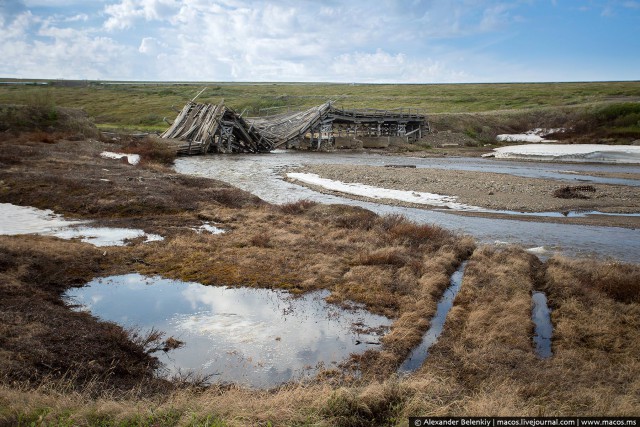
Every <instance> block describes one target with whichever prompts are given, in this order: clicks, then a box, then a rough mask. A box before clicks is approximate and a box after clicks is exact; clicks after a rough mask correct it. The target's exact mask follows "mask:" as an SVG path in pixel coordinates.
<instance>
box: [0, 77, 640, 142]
mask: <svg viewBox="0 0 640 427" xmlns="http://www.w3.org/2000/svg"><path fill="white" fill-rule="evenodd" d="M203 87H207V89H206V90H205V91H204V92H203V93H202V94H201V95H200V97H199V98H198V101H199V102H211V103H217V102H220V101H222V100H224V101H225V103H226V104H227V105H229V106H230V107H232V108H234V109H236V110H238V111H239V112H242V111H243V110H245V109H247V112H246V113H245V114H247V115H257V114H259V113H260V109H265V108H274V107H276V108H280V110H278V109H273V110H268V111H271V112H279V111H280V112H281V111H286V108H293V109H302V108H305V107H311V106H314V105H318V104H320V103H322V102H324V101H326V100H329V99H331V100H334V101H336V103H337V105H338V106H340V107H345V108H381V109H388V108H389V109H390V108H399V107H411V108H418V109H421V110H423V111H424V112H427V113H467V112H469V113H472V112H488V111H495V110H523V109H524V110H528V109H539V108H544V107H566V106H575V105H584V104H588V105H592V104H597V103H601V102H609V101H620V102H623V101H628V100H633V101H635V100H638V99H640V82H597V83H523V84H434V85H397V84H396V85H393V84H385V85H370V84H355V85H351V84H328V83H307V84H304V83H263V84H257V83H256V84H251V83H244V84H241V83H201V84H193V83H191V84H187V83H157V84H141V83H135V82H133V83H129V84H117V85H105V84H99V83H88V84H85V85H79V86H74V87H70V86H60V85H55V84H54V85H51V86H18V85H16V86H11V85H5V86H1V87H0V104H29V103H31V102H30V101H31V100H33V99H34V98H35V99H46V100H52V101H53V102H55V104H56V105H57V106H61V107H73V108H81V109H84V110H85V111H87V113H89V115H90V116H92V117H94V119H95V122H96V124H98V125H99V127H100V128H102V129H109V128H112V129H113V128H119V129H140V130H164V129H166V128H167V124H166V123H164V122H163V120H162V119H163V117H167V118H168V119H169V120H173V118H175V116H176V114H177V113H176V109H180V108H182V106H183V105H184V104H185V102H186V101H188V100H190V99H192V98H193V97H194V96H195V95H196V94H197V93H198V92H200V90H201V89H202V88H203ZM172 106H173V108H172Z"/></svg>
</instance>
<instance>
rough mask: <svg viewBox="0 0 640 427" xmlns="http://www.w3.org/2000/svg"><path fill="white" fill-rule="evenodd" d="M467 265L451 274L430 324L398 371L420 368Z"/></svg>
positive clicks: (453, 298) (451, 304)
mask: <svg viewBox="0 0 640 427" xmlns="http://www.w3.org/2000/svg"><path fill="white" fill-rule="evenodd" d="M466 266H467V262H466V261H465V262H463V263H462V264H461V265H460V267H458V269H457V270H456V271H455V273H453V274H452V275H451V280H450V281H449V287H448V288H447V290H446V291H445V292H444V294H443V295H442V298H440V301H439V302H438V306H437V308H436V314H434V315H433V318H432V319H431V326H429V329H428V330H427V332H426V333H425V334H424V336H423V337H422V342H421V343H420V345H418V346H417V347H416V348H414V349H413V350H412V351H411V353H409V356H408V357H407V358H406V359H405V360H404V362H402V364H401V365H400V367H399V368H398V373H409V372H413V371H415V370H416V369H418V368H420V367H421V366H422V364H423V363H424V361H425V360H426V358H427V356H428V355H429V349H430V348H431V346H432V345H433V344H435V343H436V341H438V338H439V337H440V334H441V333H442V328H444V323H445V321H446V320H447V314H449V310H451V307H453V301H454V300H455V299H456V295H458V292H459V291H460V288H461V287H462V279H463V277H464V269H465V267H466Z"/></svg>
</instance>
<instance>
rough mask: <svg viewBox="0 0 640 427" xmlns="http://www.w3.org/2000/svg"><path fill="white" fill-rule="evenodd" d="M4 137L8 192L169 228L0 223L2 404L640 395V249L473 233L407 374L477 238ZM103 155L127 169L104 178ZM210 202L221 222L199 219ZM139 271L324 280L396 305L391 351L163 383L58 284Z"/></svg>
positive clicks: (588, 411)
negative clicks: (546, 246)
mask: <svg viewBox="0 0 640 427" xmlns="http://www.w3.org/2000/svg"><path fill="white" fill-rule="evenodd" d="M1 144H2V151H1V152H0V153H2V155H0V161H3V162H4V160H3V159H6V161H7V163H3V164H4V165H8V164H9V163H10V165H9V167H10V168H11V170H10V171H8V170H7V169H3V170H2V171H1V172H0V180H2V181H1V182H0V189H1V191H0V200H1V201H3V202H21V204H32V205H36V206H39V207H43V208H52V207H54V208H56V210H58V211H59V212H63V213H73V214H76V215H77V216H80V217H83V216H84V217H88V216H102V217H103V218H104V219H103V222H105V223H109V224H113V225H118V226H132V227H139V228H144V229H145V230H146V231H151V232H158V233H160V234H162V235H164V236H165V240H164V241H162V242H155V243H153V244H142V243H141V242H134V243H133V244H132V246H129V247H123V248H109V249H108V250H107V255H103V254H104V250H103V249H97V248H94V247H92V246H90V245H88V244H84V243H80V242H69V241H62V240H58V239H54V238H49V237H33V236H31V237H24V236H20V237H7V236H4V237H0V293H1V295H2V298H0V372H2V373H3V374H4V375H3V376H2V377H1V378H0V424H10V425H11V424H18V423H22V424H30V423H31V422H34V423H35V424H36V425H37V424H39V423H53V424H56V423H58V424H67V425H68V424H71V425H75V424H79V425H83V424H84V425H87V424H88V425H91V424H98V425H100V424H102V425H113V424H116V425H117V424H118V423H120V424H124V425H148V426H151V425H216V423H217V425H247V424H249V425H269V424H268V423H271V424H276V425H343V426H359V425H397V424H400V425H403V424H405V423H406V417H407V416H409V415H418V414H419V415H638V410H637V408H638V407H640V379H639V378H640V362H639V357H638V354H640V347H639V346H640V344H639V343H640V336H639V335H640V323H639V322H640V320H639V319H640V304H639V303H638V299H637V295H638V284H639V283H640V280H638V277H639V270H638V266H636V265H626V264H617V263H599V262H594V261H593V260H589V261H578V260H567V259H563V258H553V259H551V260H550V261H549V262H548V263H547V264H545V265H543V264H542V263H541V262H540V261H538V260H537V258H535V257H534V256H532V255H530V254H527V253H526V252H524V251H522V250H521V249H517V248H502V249H498V248H489V247H484V248H480V249H478V250H475V252H474V253H473V256H472V258H471V260H470V262H469V264H468V266H467V272H466V276H465V279H464V283H463V286H462V290H461V291H460V294H459V295H458V298H457V299H456V302H455V305H454V308H453V309H452V311H451V313H450V315H449V319H448V320H447V323H446V325H445V330H444V334H443V335H442V336H441V338H440V340H439V342H438V343H437V344H436V345H435V346H434V347H433V348H432V350H431V355H430V356H429V358H428V359H427V361H426V363H425V365H424V366H423V367H422V369H421V370H420V371H419V372H417V373H415V374H414V375H412V376H410V377H408V378H403V379H398V378H396V377H394V376H393V374H392V373H393V371H394V370H395V369H396V368H397V366H398V365H399V364H400V362H401V361H402V360H403V359H404V358H405V357H406V355H407V354H408V352H409V351H410V350H411V349H412V348H413V347H414V346H415V345H417V344H418V343H419V342H420V340H421V339H422V335H423V333H424V331H425V330H426V329H427V328H428V326H429V322H430V319H431V317H432V316H433V314H434V312H435V309H436V302H437V301H438V300H439V298H440V297H441V296H442V294H443V292H444V291H445V289H446V288H447V287H448V284H449V278H450V275H451V274H452V273H453V271H454V270H455V269H456V267H457V266H458V265H459V264H460V262H461V261H462V260H464V259H466V258H468V257H469V255H470V254H471V252H472V251H473V250H474V248H475V244H474V242H473V240H472V239H470V238H466V237H460V236H456V235H454V234H452V233H450V232H447V231H446V230H443V229H440V228H438V227H434V226H429V225H421V224H415V223H412V222H410V221H408V220H406V219H405V218H402V217H398V216H386V217H379V216H377V215H375V214H374V213H372V212H370V211H367V210H364V209H361V208H356V207H349V206H337V205H336V206H326V205H316V204H313V203H307V202H299V203H296V204H292V205H291V206H285V207H283V208H276V207H272V206H268V205H266V204H264V203H262V202H260V201H259V200H257V199H256V198H254V197H252V196H250V195H248V194H247V193H244V192H241V191H240V190H237V189H234V188H230V187H228V186H225V185H224V184H221V183H217V182H215V181H211V180H204V179H193V178H186V177H181V176H178V175H175V174H173V173H171V172H169V171H167V170H166V169H164V168H162V167H155V166H152V164H151V163H148V164H146V165H142V166H141V167H140V168H132V167H131V166H130V165H126V164H122V163H118V162H111V161H108V160H104V159H99V157H97V153H99V152H100V151H101V150H102V149H104V148H105V146H106V145H105V144H103V143H101V142H97V141H95V142H87V141H82V143H80V142H73V141H66V140H63V141H59V142H58V143H56V144H43V143H42V142H38V141H30V142H25V143H15V144H12V143H7V142H6V141H5V142H2V143H1ZM43 147H44V148H43ZM70 151H72V152H74V153H75V156H73V157H70V156H68V153H69V152H70ZM28 153H31V155H26V154H28ZM105 169H107V170H109V172H110V173H111V175H110V176H109V178H110V179H113V182H114V183H113V188H110V187H104V188H103V187H99V185H103V184H100V179H101V178H103V176H104V175H103V173H104V170H105ZM203 220H207V221H214V222H216V223H218V225H219V226H220V227H222V228H224V229H225V230H227V233H226V234H221V235H211V234H206V233H202V234H198V233H196V232H194V231H192V230H191V229H189V227H194V226H197V225H199V224H201V221H203ZM132 271H137V272H140V273H143V274H161V275H163V276H166V277H172V278H178V279H183V280H194V281H199V282H202V283H205V284H210V285H230V286H259V287H268V288H273V287H278V288H282V289H287V290H289V291H291V292H298V293H299V292H307V291H311V290H315V289H320V288H324V289H329V290H330V291H331V296H330V298H329V299H330V301H332V302H335V303H338V304H340V303H347V302H348V301H349V300H353V301H358V302H362V303H364V304H366V305H367V307H368V308H369V309H370V310H372V311H375V312H377V313H382V314H386V315H388V316H391V317H393V318H394V319H395V321H394V323H393V325H392V327H391V330H390V332H389V333H388V334H387V335H386V336H385V337H384V339H383V342H382V346H381V350H380V351H379V352H367V353H365V354H364V355H362V356H359V357H355V358H354V360H353V362H354V366H355V367H357V368H360V370H361V373H362V374H363V375H362V376H361V377H359V378H358V379H357V380H356V379H354V378H352V377H349V376H341V375H340V374H341V372H337V371H336V372H330V371H326V372H324V373H323V374H322V375H321V376H320V377H319V378H318V379H317V380H316V381H313V382H311V383H306V384H305V383H293V384H288V385H286V386H283V387H281V388H279V389H277V390H268V391H267V390H249V389H243V388H239V387H235V386H212V387H210V388H207V389H203V388H202V387H201V385H202V381H200V380H196V381H195V382H194V381H189V379H184V378H183V379H181V380H177V381H175V382H174V383H173V384H166V383H164V382H160V383H159V382H157V381H155V380H152V379H151V378H152V377H151V368H152V367H153V364H154V361H153V359H150V358H149V356H148V354H145V351H144V350H145V349H144V341H145V340H142V341H141V343H138V344H137V345H136V344H135V343H133V342H132V340H131V338H132V337H131V335H128V334H127V333H126V331H124V330H123V329H122V328H120V327H119V326H117V325H114V324H109V323H103V322H98V321H97V320H96V319H93V318H91V317H90V316H89V315H87V314H83V313H73V312H71V311H69V310H68V308H67V307H65V306H64V304H62V302H61V301H60V297H59V295H60V293H61V292H63V291H64V290H65V289H68V288H69V287H70V286H77V285H81V284H83V283H86V282H87V281H88V280H90V279H91V278H93V277H95V276H105V275H109V274H120V273H126V272H132ZM533 289H542V290H544V291H545V292H546V293H547V295H548V297H549V301H550V304H551V306H552V308H553V313H552V320H553V323H554V327H555V332H554V341H553V352H554V356H553V357H552V358H551V359H548V360H540V359H538V358H537V356H536V355H535V353H534V350H533V344H532V341H531V335H532V327H533V326H532V322H531V320H530V311H531V299H530V293H531V291H532V290H533ZM140 344H142V345H140ZM147 350H148V349H147ZM70 372H72V374H70ZM347 373H348V371H347ZM190 384H191V386H189V385H190Z"/></svg>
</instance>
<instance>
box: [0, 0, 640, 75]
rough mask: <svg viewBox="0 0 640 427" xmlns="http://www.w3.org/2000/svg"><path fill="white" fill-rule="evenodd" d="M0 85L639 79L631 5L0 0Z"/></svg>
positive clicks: (639, 13)
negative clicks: (40, 81) (14, 81)
mask: <svg viewBox="0 0 640 427" xmlns="http://www.w3.org/2000/svg"><path fill="white" fill-rule="evenodd" d="M0 57H1V58H3V60H2V63H0V77H19V78H52V79H57V78H63V79H102V80H172V81H299V82H305V81H326V82H374V83H386V82H392V83H448V82H453V83H469V82H531V81H533V82H537V81H592V80H599V81H603V80H604V81H607V80H640V0H585V1H569V0H521V1H499V0H453V1H444V0H406V1H400V0H397V1H393V0H377V1H373V0H369V1H366V0H351V1H336V0H325V1H311V0H298V1H294V0H274V1H269V2H265V1H256V0H218V1H205V0H93V1H91V0H0Z"/></svg>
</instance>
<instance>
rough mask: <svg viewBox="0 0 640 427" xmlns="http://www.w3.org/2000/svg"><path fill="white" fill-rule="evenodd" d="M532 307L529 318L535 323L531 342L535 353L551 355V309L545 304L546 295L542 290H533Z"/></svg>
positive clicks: (541, 355) (543, 355) (545, 355)
mask: <svg viewBox="0 0 640 427" xmlns="http://www.w3.org/2000/svg"><path fill="white" fill-rule="evenodd" d="M531 298H532V300H533V309H532V310H531V318H532V319H533V323H534V325H535V334H534V336H533V342H534V343H535V345H536V353H537V354H538V356H540V357H541V358H543V359H545V358H547V357H551V336H552V334H553V325H552V324H551V310H550V309H549V306H548V305H547V297H546V295H545V294H544V293H543V292H533V294H532V296H531Z"/></svg>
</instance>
